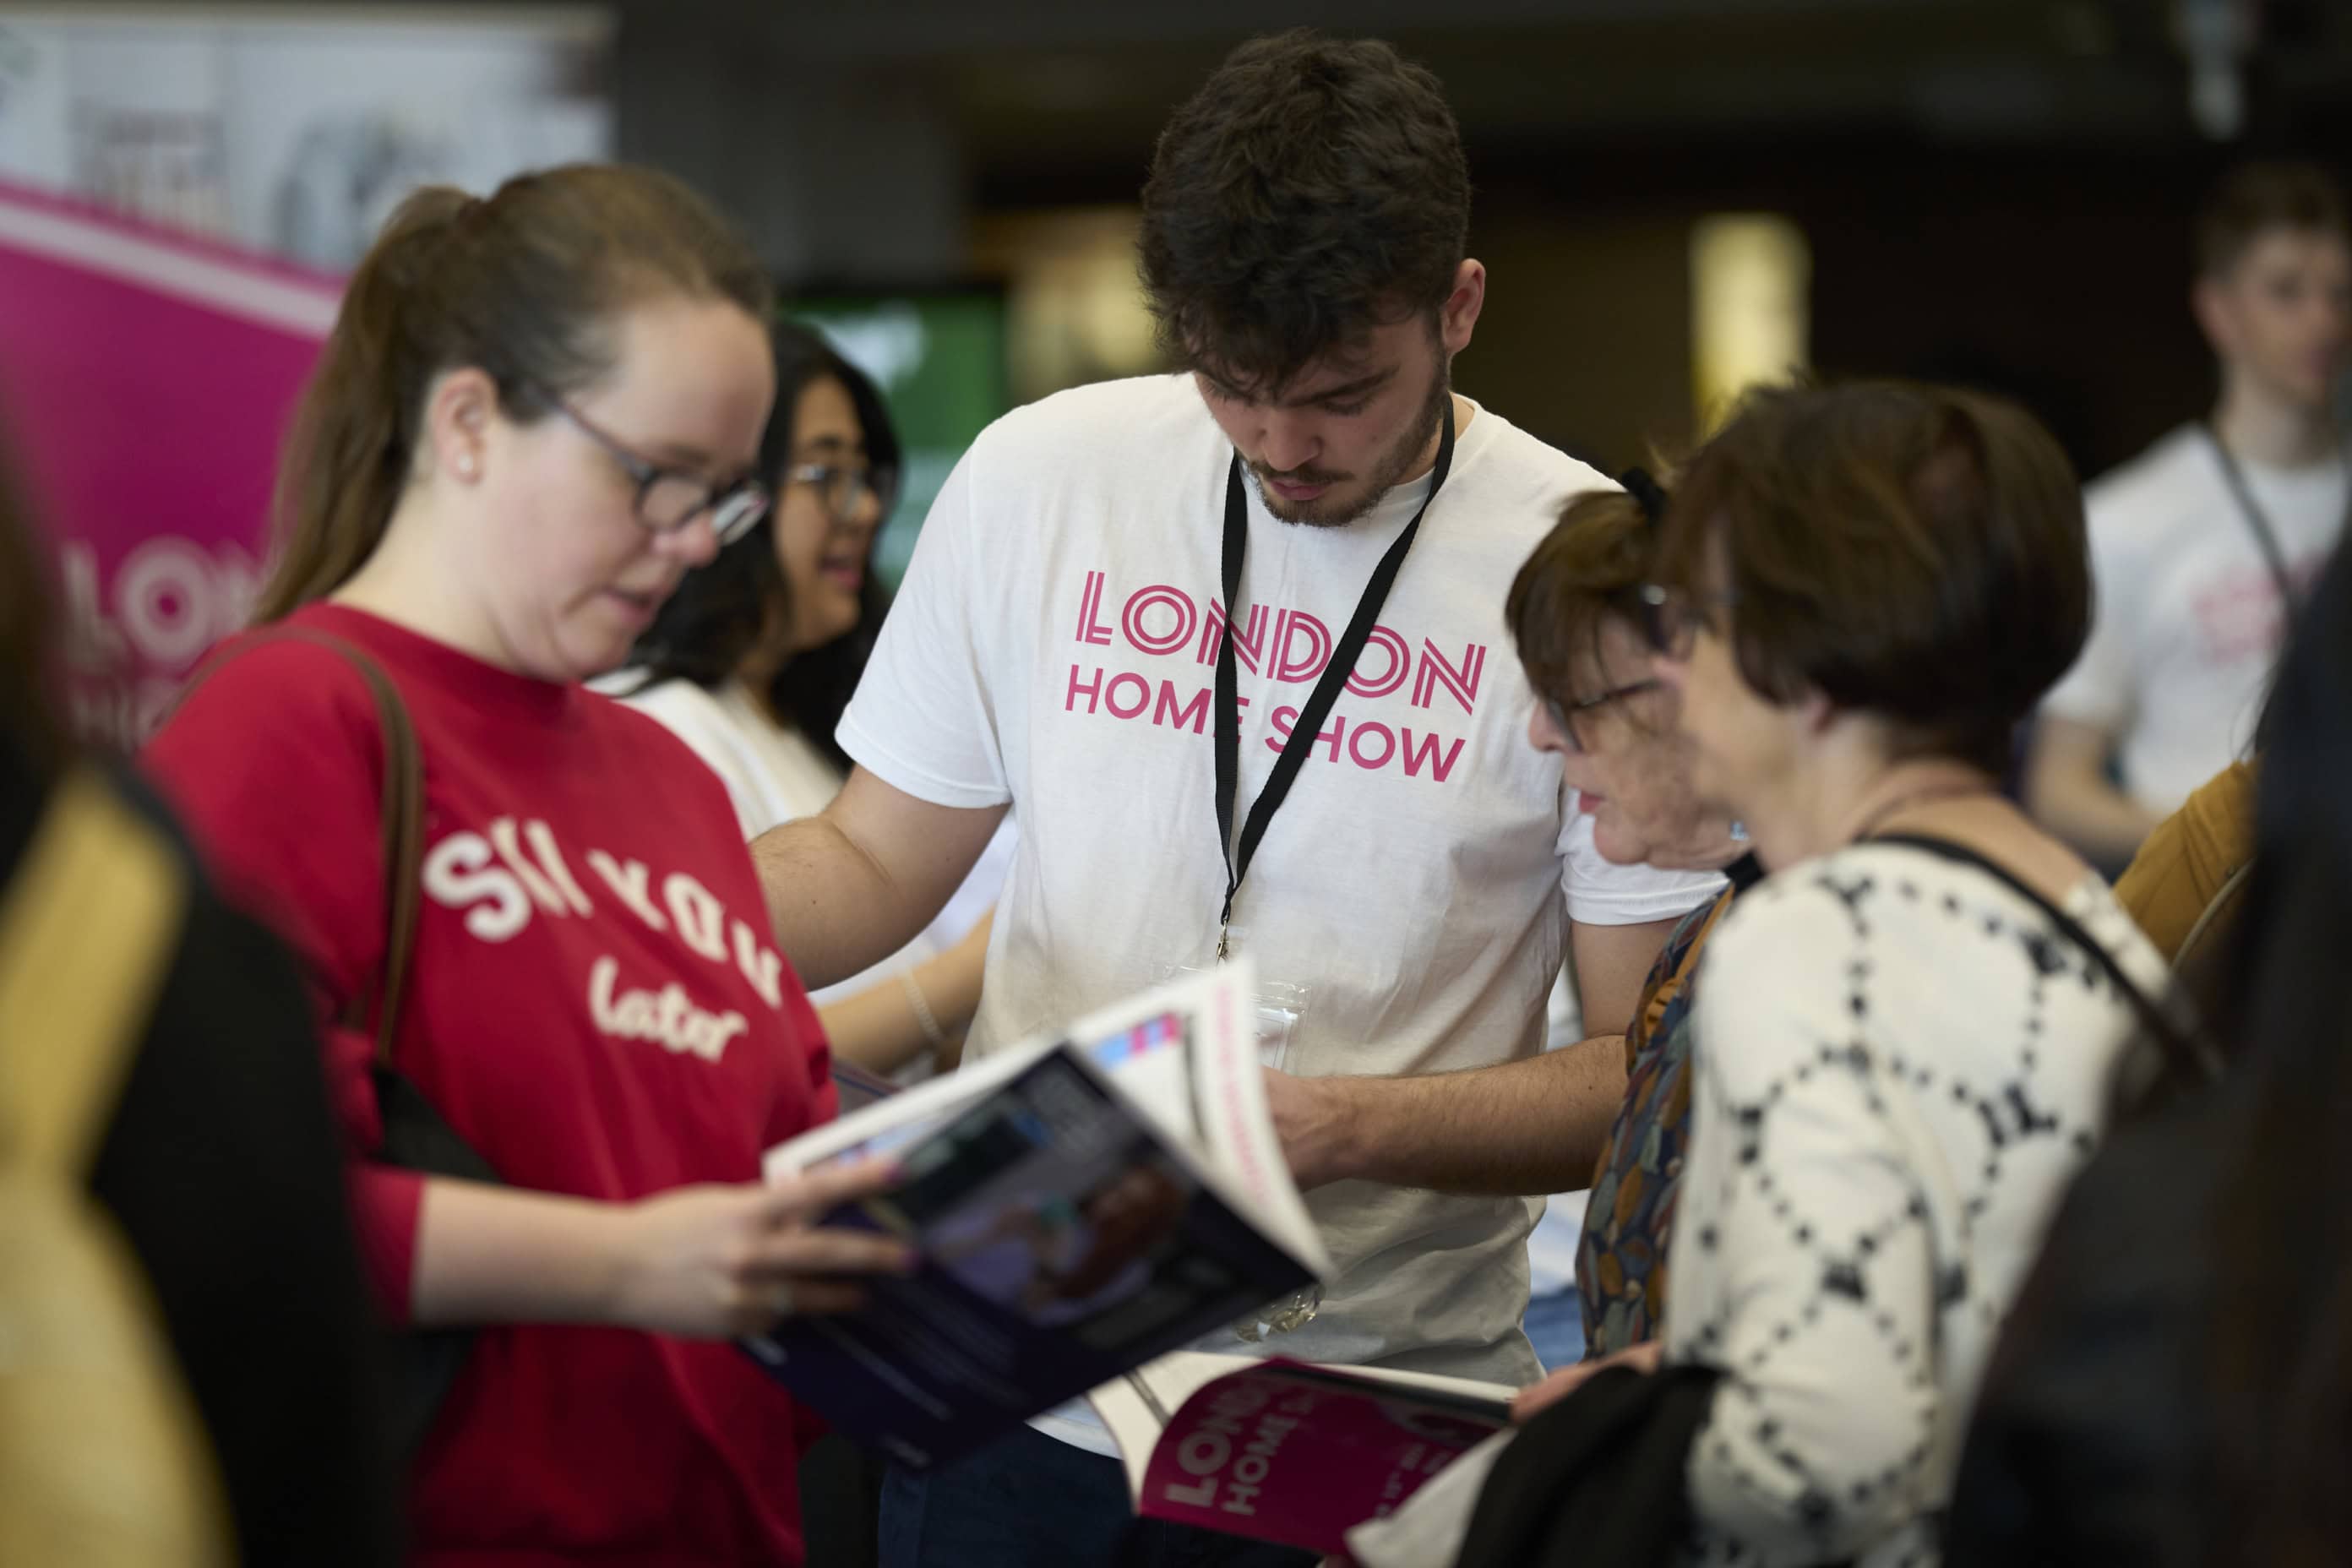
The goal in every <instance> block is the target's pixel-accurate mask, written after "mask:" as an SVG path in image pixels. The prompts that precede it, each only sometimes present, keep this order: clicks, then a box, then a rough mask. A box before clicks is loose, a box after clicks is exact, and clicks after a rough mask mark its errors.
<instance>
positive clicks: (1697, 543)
mask: <svg viewBox="0 0 2352 1568" xmlns="http://www.w3.org/2000/svg"><path fill="white" fill-rule="evenodd" d="M1716 541H1720V542H1721V546H1722V559H1723V562H1724V563H1725V568H1726V571H1725V580H1724V582H1723V584H1721V585H1722V587H1723V588H1724V589H1725V590H1726V592H1727V596H1728V598H1729V601H1730V605H1731V611H1730V613H1731V619H1732V628H1733V630H1732V636H1733V647H1734V652H1735V655H1736V657H1737V658H1738V662H1739V670H1740V674H1741V676H1742V677H1743V678H1744V679H1746V680H1747V682H1748V685H1749V686H1751V687H1753V688H1754V689H1756V690H1758V691H1759V692H1761V693H1763V694H1764V695H1765V696H1767V697H1768V698H1770V699H1772V700H1777V701H1782V702H1789V701H1794V700H1797V699H1798V698H1799V697H1800V696H1801V694H1803V693H1804V692H1806V691H1807V690H1815V691H1819V692H1821V693H1822V695H1823V696H1825V697H1827V698H1828V699H1829V700H1831V701H1832V702H1833V703H1835V704H1837V705H1838V706H1839V707H1841V708H1846V709H1853V710H1864V711H1868V712H1872V713H1874V714H1877V715H1879V716H1880V717H1882V718H1884V719H1886V720H1888V721H1892V722H1893V723H1894V724H1895V726H1896V727H1897V730H1898V732H1899V744H1900V746H1901V748H1902V750H1903V752H1904V753H1905V754H1906V755H1923V754H1927V755H1946V756H1952V757H1958V758H1959V759H1961V760H1963V761H1966V762H1969V763H1976V764H1978V765H1979V766H1982V767H1986V768H1990V769H1992V770H1993V771H1995V772H1999V771H2001V770H2002V769H2003V768H2004V767H2005V766H2006V764H2007V762H2008V759H2009V753H2010V746H2011V738H2012V734H2013V731H2014V730H2015V727H2016V724H2017V721H2019V720H2020V719H2021V718H2022V717H2023V716H2024V715H2025V714H2026V713H2027V712H2028V711H2030V710H2032V707H2033V705H2034V703H2035V702H2037V701H2039V700H2041V697H2042V692H2043V691H2045V690H2047V689H2049V687H2050V686H2051V685H2052V683H2053V682H2054V681H2055V680H2056V679H2058V678H2059V676H2061V675H2063V674H2064V673H2065V671H2066V669H2067V668H2068V667H2069V666H2071V665H2072V664H2073V663H2074V658H2075V655H2076V654H2078V653H2079V652H2080V651H2081V649H2082V647H2083V641H2084V637H2085V636H2086V635H2087V634H2088V631H2089V627H2090V619H2091V570H2090V561H2089V556H2088V550H2087V547H2086V545H2085V542H2084V529H2083V498H2082V489H2081V487H2080V485H2079V484H2078V483H2077V481H2076V479H2075V477H2074V468H2073V467H2072V465H2070V464H2069V463H2068V462H2067V460H2066V455H2065V453H2064V452H2063V451H2061V450H2060V449H2059V446H2058V443H2057V442H2056V440H2054V439H2053V437H2051V435H2050V433H2049V432H2048V431H2047V430H2045V429H2043V428H2042V426H2041V424H2040V423H2039V422H2037V421H2036V420H2035V419H2034V418H2033V416H2032V415H2030V414H2028V413H2026V412H2025V411H2024V410H2023V409H2021V408H2020V407H2018V406H2017V405H2014V404H2011V403H2009V402H2006V401H2003V400H2002V399H2000V398H1997V397H1990V396H1986V395H1981V394H1977V393H1970V392H1961V391H1958V390H1955V389H1952V388H1948V387H1940V386H1926V385H1916V384H1907V383H1903V382H1892V381H1881V382H1856V383H1853V384H1846V385H1841V386H1826V387H1825V386H1811V385H1797V386H1784V387H1775V388H1769V389H1766V390H1762V391H1759V392H1755V393H1751V394H1750V395H1748V397H1747V398H1745V399H1744V400H1742V402H1741V403H1740V405H1739V406H1738V409H1737V410H1736V412H1735V413H1734V415H1733V416H1732V418H1731V421H1730V422H1729V423H1728V424H1727V425H1726V426H1724V428H1723V429H1722V430H1721V432H1719V433H1718V434H1717V436H1716V437H1714V439H1712V440H1710V441H1709V442H1707V443H1706V446H1705V447H1702V448H1701V449H1700V450H1699V452H1698V454H1697V456H1696V458H1694V459H1693V460H1692V461H1691V463H1690V465H1689V466H1688V468H1686V469H1685V472H1684V476H1683V479H1682V482H1681V483H1680V484H1679V485H1678V486H1677V487H1676V488H1675V495H1674V500H1673V502H1672V504H1671V505H1670V506H1669V508H1668V510H1667V514H1666V524H1665V529H1664V536H1663V538H1662V539H1661V541H1660V559H1659V567H1658V570H1659V575H1660V580H1661V581H1663V582H1666V583H1670V584H1676V585H1680V586H1684V587H1688V586H1690V585H1692V584H1695V583H1696V582H1697V581H1698V579H1699V578H1700V576H1701V574H1702V570H1703V567H1704V565H1705V563H1706V557H1707V554H1708V551H1709V546H1710V544H1711V543H1712V542H1716Z"/></svg>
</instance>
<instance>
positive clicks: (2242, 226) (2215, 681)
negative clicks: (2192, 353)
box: [2027, 163, 2352, 871]
mask: <svg viewBox="0 0 2352 1568" xmlns="http://www.w3.org/2000/svg"><path fill="white" fill-rule="evenodd" d="M2191 300H2192V303H2193V304H2194V306H2195V310H2196V315H2197V322H2198V325H2199V326H2200V328H2202V329H2203V331H2204V333H2205V338H2206V341H2207V342H2210V344H2211V345H2212V348H2213V353H2214V355H2215V357H2216V358H2217V360H2218V361H2219V363H2220V368H2221V396H2220V399H2219V401H2218V402H2217V403H2216V404H2215V405H2214V407H2213V411H2212V413H2211V415H2210V416H2209V417H2208V418H2206V419H2203V420H2200V421H2198V422H2197V423H2194V424H2191V425H2188V426H2183V427H2181V428H2180V429H2179V430H2176V431H2174V432H2173V433H2172V434H2171V435H2169V436H2167V437H2165V438H2164V439H2163V440H2161V441H2159V442H2158V443H2157V445H2156V446H2154V447H2150V448H2149V449H2148V450H2147V452H2146V453H2144V454H2142V455H2141V456H2140V457H2138V458H2135V459H2133V460H2132V461H2131V462H2130V463H2127V464H2126V465H2125V466H2124V467H2123V468H2118V469H2116V471H2115V472H2114V473H2111V474H2109V475H2107V476H2106V477H2105V478H2104V479H2101V480H2099V482H2098V483H2096V484H2095V485H2093V486H2092V487H2091V489H2090V492H2089V496H2088V498H2087V504H2088V509H2089V513H2090V533H2091V554H2092V562H2093V565H2094V567H2095V574H2096V577H2097V584H2098V614H2097V617H2096V619H2095V622H2094V624H2093V626H2092V631H2091V636H2090V638H2089V640H2088V641H2087V642H2086V643H2085V644H2084V648H2083V653H2082V656H2081V658H2079V659H2078V660H2077V661H2076V662H2075V665H2074V668H2073V669H2072V670H2071V671H2070V672H2069V673H2068V674H2067V675H2066V677H2065V679H2063V680H2061V681H2060V682H2059V683H2058V684H2057V686H2055V687H2054V688H2053V689H2052V690H2051V692H2050V695H2049V697H2048V699H2047V700H2045V701H2044V703H2043V705H2042V716H2041V721H2040V723H2039V725H2038V727H2037V730H2036V733H2035V737H2034V743H2033V752H2032V758H2031V761H2030V763H2029V766H2028V771H2027V795H2028V799H2029V801H2030V803H2031V804H2032V808H2033V811H2034V814H2035V816H2038V817H2040V818H2041V820H2042V822H2043V823H2044V824H2046V825H2047V826H2049V827H2050V829H2051V830H2052V831H2053V832H2054V833H2056V834H2057V835H2058V836H2059V837H2062V838H2063V839H2065V840H2066V841H2067V842H2069V843H2070V844H2073V845H2074V847H2076V848H2077V849H2078V850H2080V851H2081V852H2082V853H2083V854H2084V856H2086V857H2088V858H2090V859H2091V860H2092V862H2093V863H2094V864H2095V865H2098V866H2100V867H2101V868H2105V869H2106V870H2109V871H2114V870H2116V869H2119V868H2122V866H2123V865H2124V864H2125V862H2126V861H2127V860H2129V859H2130V858H2131V857H2132V853H2133V851H2134V850H2135V849H2136V848H2137V847H2138V845H2139V843H2140V841H2141V840H2142V839H2143V838H2145V837H2147V834H2148V832H2149V831H2150V830H2151V829H2152V828H2153V827H2154V826H2156V824H2157V822H2158V820H2159V819H2161V818H2162V817H2164V816H2168V814H2170V813H2171V812H2172V811H2174V810H2175V809H2177V808H2178V807H2179V805H2180V804H2181V802H2182V801H2183V800H2185V799H2186V798H2187V797H2188V795H2189V792H2191V791H2192V790H2194V789H2196V788H2197V787H2198V786H2200V784H2204V783H2205V782H2206V780H2208V779H2210V778H2211V777H2212V776H2213V775H2214V774H2216V773H2219V772H2221V770H2222V769H2223V768H2224V767H2226V766H2227V765H2228V764H2229V763H2231V762H2233V761H2235V760H2238V759H2240V758H2242V756H2243V755H2244V753H2245V749H2246V746H2247V743H2248V742H2249V741H2250V740H2251V739H2252V728H2253V721H2254V719H2255V716H2256V714H2257V712H2258V711H2259V710H2260V708H2261V705H2262V697H2263V691H2264V690H2265V689H2266V688H2267V684H2268V681H2269V678H2270V673H2271V668H2272V665H2273V661H2274V660H2275V658H2276V657H2277V653H2278V649H2279V647H2280V645H2281V643H2282V641H2283V638H2284V632H2285V628H2286V626H2287V622H2288V618H2289V616H2290V615H2291V614H2292V612H2293V609H2294V603H2295V601H2296V599H2298V598H2299V597H2300V596H2301V595H2302V594H2303V591H2304V589H2305V586H2306V585H2307V584H2309V583H2310V581H2311V580H2312V578H2313V577H2314V576H2315V575H2316V574H2317V573H2318V571H2319V568H2320V565H2321V563H2323V562H2325V561H2326V558H2327V555H2328V552H2330V551H2331V550H2332V549H2334V547H2335V544H2336V540H2337V538H2338V537H2339V536H2340V535H2341V533H2342V532H2343V527H2344V517H2345V510H2346V507H2347V503H2348V502H2352V488H2348V487H2347V454H2346V451H2345V446H2344V432H2343V429H2342V426H2341V423H2340V420H2339V410H2338V409H2337V407H2336V395H2337V390H2338V387H2339V385H2340V384H2341V381H2342V378H2343V376H2344V374H2345V370H2346V364H2347V346H2352V237H2347V224H2346V214H2345V205H2344V199H2343V195H2342V193H2341V191H2340V190H2339V188H2338V187H2337V185H2336V182H2335V181H2334V180H2333V179H2332V178H2331V177H2330V176H2329V175H2328V174H2326V173H2325V172H2323V171H2321V170H2319V169H2316V168H2313V167H2310V166H2307V165H2304V164H2296V163H2257V164H2249V165H2246V166H2244V167H2242V168H2240V169H2238V170H2237V171H2235V172H2234V173H2232V174H2231V175H2230V176H2229V177H2228V178H2226V179H2225V180H2224V181H2223V182H2222V184H2221V186H2220V188H2219V189H2218V190H2217V191H2216V192H2215V194H2214V195H2213V197H2212V199H2211V200H2210V202H2209V203H2208V205H2207V206H2206V209H2205V211H2204V214H2203V216H2202V217H2201V218H2200V221H2199V225H2198V237H2197V280H2196V287H2195V290H2194V292H2193V294H2192V296H2191Z"/></svg>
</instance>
